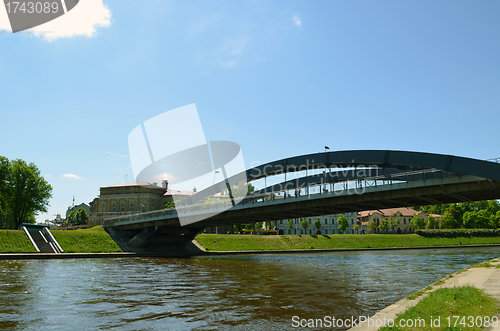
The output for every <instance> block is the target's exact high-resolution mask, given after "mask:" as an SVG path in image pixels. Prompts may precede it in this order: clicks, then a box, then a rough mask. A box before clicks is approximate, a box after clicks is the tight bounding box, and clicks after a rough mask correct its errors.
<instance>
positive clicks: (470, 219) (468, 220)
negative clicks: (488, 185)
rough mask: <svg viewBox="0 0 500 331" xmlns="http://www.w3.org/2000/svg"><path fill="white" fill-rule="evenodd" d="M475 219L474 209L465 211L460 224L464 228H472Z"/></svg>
mask: <svg viewBox="0 0 500 331" xmlns="http://www.w3.org/2000/svg"><path fill="white" fill-rule="evenodd" d="M475 219H476V212H474V211H467V212H465V213H464V216H463V218H462V224H463V226H464V228H466V229H472V228H473V227H474V225H475V224H474V223H475Z"/></svg>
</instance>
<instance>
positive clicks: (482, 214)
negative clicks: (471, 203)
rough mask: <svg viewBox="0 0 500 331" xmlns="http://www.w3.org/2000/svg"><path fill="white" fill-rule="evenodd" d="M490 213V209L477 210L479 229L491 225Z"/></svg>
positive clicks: (476, 223)
mask: <svg viewBox="0 0 500 331" xmlns="http://www.w3.org/2000/svg"><path fill="white" fill-rule="evenodd" d="M489 221H490V215H489V213H488V210H486V209H481V210H480V211H478V212H477V216H476V222H475V227H476V228H477V229H486V228H487V227H488V226H489V223H490V222H489Z"/></svg>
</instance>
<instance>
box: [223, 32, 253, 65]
mask: <svg viewBox="0 0 500 331" xmlns="http://www.w3.org/2000/svg"><path fill="white" fill-rule="evenodd" d="M249 39H250V37H248V36H245V37H242V38H236V39H232V40H230V41H228V42H226V43H225V44H224V45H222V46H221V47H219V49H217V50H216V51H215V53H214V55H215V57H216V58H218V59H219V63H220V66H221V67H222V68H231V67H234V66H235V65H237V64H238V61H237V60H238V58H239V57H240V56H241V55H242V54H243V53H244V51H245V49H246V48H247V46H248V40H249Z"/></svg>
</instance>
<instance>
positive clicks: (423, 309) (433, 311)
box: [380, 286, 499, 331]
mask: <svg viewBox="0 0 500 331" xmlns="http://www.w3.org/2000/svg"><path fill="white" fill-rule="evenodd" d="M498 312H499V308H498V304H497V302H496V300H495V299H493V298H492V297H490V296H489V295H488V294H486V293H484V292H483V291H481V290H479V289H477V288H475V287H472V286H461V287H453V288H441V289H438V290H436V291H434V292H432V293H430V294H429V296H428V297H426V298H424V299H422V301H420V302H419V303H418V304H417V305H415V306H414V307H411V308H410V309H408V310H407V311H405V312H404V313H403V314H401V315H399V316H398V318H397V319H396V320H395V323H394V325H395V326H393V327H384V328H382V329H380V331H389V330H392V331H406V330H408V331H410V330H411V331H420V330H422V331H424V330H426V331H427V330H428V331H431V330H471V331H472V330H482V329H483V328H481V327H478V325H484V324H483V323H485V321H486V319H485V316H488V318H487V320H488V323H487V325H488V326H490V325H491V324H490V323H491V318H492V317H493V316H497V314H498ZM456 316H459V318H458V319H457V318H456ZM478 316H480V319H479V318H478V319H476V318H477V317H478ZM431 318H432V320H433V321H434V323H433V324H434V326H433V325H432V324H431ZM462 318H463V320H462ZM400 321H404V322H403V323H402V324H400ZM438 321H439V324H438ZM479 322H481V324H480V323H479ZM406 323H412V325H411V327H408V326H406ZM474 324H475V325H474ZM400 325H404V326H405V327H401V326H400ZM448 326H451V327H454V328H450V329H445V327H448Z"/></svg>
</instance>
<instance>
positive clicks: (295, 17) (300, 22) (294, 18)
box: [293, 15, 302, 26]
mask: <svg viewBox="0 0 500 331" xmlns="http://www.w3.org/2000/svg"><path fill="white" fill-rule="evenodd" d="M293 23H294V24H295V25H297V26H302V21H301V20H300V17H299V15H295V16H294V17H293Z"/></svg>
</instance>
